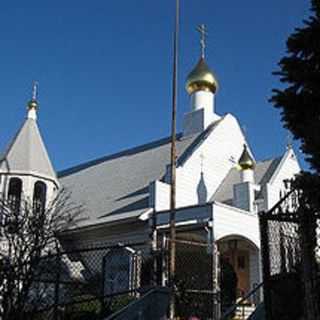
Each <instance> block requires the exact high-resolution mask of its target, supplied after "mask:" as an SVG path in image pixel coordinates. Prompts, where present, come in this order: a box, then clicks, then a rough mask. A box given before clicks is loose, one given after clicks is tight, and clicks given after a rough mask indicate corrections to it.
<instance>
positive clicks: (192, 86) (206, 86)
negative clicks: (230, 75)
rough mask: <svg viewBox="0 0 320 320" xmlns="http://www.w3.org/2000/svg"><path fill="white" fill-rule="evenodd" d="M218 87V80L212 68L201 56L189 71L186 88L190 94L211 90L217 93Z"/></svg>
mask: <svg viewBox="0 0 320 320" xmlns="http://www.w3.org/2000/svg"><path fill="white" fill-rule="evenodd" d="M217 89H218V81H217V79H216V76H215V75H214V73H213V72H212V71H211V70H210V68H209V67H208V65H207V63H206V62H205V60H204V58H203V57H201V58H200V60H199V62H198V63H197V65H196V66H195V68H194V69H193V70H192V71H191V72H190V73H189V75H188V77H187V82H186V90H187V91H188V93H189V94H192V93H194V92H196V91H200V90H203V91H211V92H212V93H215V92H216V91H217Z"/></svg>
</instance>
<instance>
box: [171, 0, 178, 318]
mask: <svg viewBox="0 0 320 320" xmlns="http://www.w3.org/2000/svg"><path fill="white" fill-rule="evenodd" d="M179 11H180V3H179V0H176V17H175V29H174V45H173V75H172V123H171V188H170V239H169V285H170V288H171V298H170V309H169V317H170V319H172V320H173V319H174V317H175V283H174V280H175V271H176V270H175V269H176V243H175V240H176V225H175V218H176V217H175V215H176V212H175V211H176V161H177V152H176V113H177V96H178V40H179Z"/></svg>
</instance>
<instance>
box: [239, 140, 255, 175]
mask: <svg viewBox="0 0 320 320" xmlns="http://www.w3.org/2000/svg"><path fill="white" fill-rule="evenodd" d="M238 164H239V167H240V169H241V170H248V169H251V170H253V169H254V168H255V166H256V164H255V161H254V160H253V158H252V157H251V155H250V153H249V151H248V148H247V146H246V145H244V146H243V152H242V154H241V157H240V159H239V161H238Z"/></svg>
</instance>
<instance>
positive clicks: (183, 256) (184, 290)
mask: <svg viewBox="0 0 320 320" xmlns="http://www.w3.org/2000/svg"><path fill="white" fill-rule="evenodd" d="M175 245H176V261H175V262H176V270H175V279H174V283H175V315H176V318H177V319H190V318H192V317H195V318H198V319H202V320H207V319H214V312H215V310H216V309H215V304H216V303H218V300H219V297H218V294H217V293H215V291H214V289H215V286H214V271H215V266H214V263H215V259H214V257H213V248H212V246H211V245H210V244H208V243H206V242H198V241H197V242H196V241H187V240H181V239H180V240H179V239H177V240H175Z"/></svg>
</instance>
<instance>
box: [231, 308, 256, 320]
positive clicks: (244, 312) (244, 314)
mask: <svg viewBox="0 0 320 320" xmlns="http://www.w3.org/2000/svg"><path fill="white" fill-rule="evenodd" d="M255 309H256V307H255V306H254V305H245V306H239V307H238V308H237V310H236V313H235V316H234V317H233V320H246V319H248V318H249V317H250V315H251V314H252V313H253V312H254V310H255Z"/></svg>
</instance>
